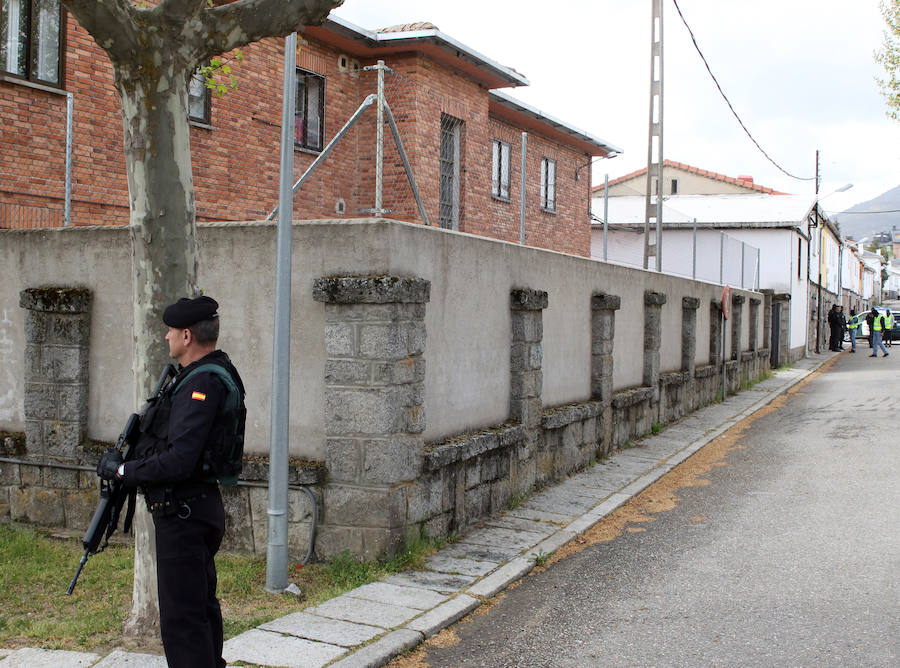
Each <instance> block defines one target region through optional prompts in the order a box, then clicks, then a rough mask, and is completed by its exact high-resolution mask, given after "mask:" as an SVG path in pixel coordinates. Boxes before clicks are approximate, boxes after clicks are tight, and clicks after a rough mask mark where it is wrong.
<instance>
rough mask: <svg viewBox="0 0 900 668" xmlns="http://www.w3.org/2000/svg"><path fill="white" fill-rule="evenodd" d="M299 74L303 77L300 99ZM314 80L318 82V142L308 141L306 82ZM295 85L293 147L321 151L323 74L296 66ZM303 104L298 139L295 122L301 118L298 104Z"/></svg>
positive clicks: (323, 141)
mask: <svg viewBox="0 0 900 668" xmlns="http://www.w3.org/2000/svg"><path fill="white" fill-rule="evenodd" d="M301 76H302V78H303V82H304V85H303V88H302V92H303V99H301V95H300V93H301V87H300V81H301ZM310 80H314V81H318V82H319V101H318V108H317V109H316V111H317V113H318V119H319V137H318V144H317V145H314V144H311V143H310V141H309V121H308V119H309V95H308V90H309V89H308V87H307V85H306V82H308V81H310ZM295 85H296V86H297V98H296V101H295V103H294V148H295V149H301V150H305V151H313V152H315V153H321V151H322V149H324V148H325V75H324V74H318V73H316V72H311V71H309V70H305V69H303V68H302V67H298V68H297V69H296V75H295ZM301 104H302V105H303V137H302V139H301V140H300V141H298V140H297V134H298V133H297V124H298V122H299V120H300V118H301V115H300V105H301Z"/></svg>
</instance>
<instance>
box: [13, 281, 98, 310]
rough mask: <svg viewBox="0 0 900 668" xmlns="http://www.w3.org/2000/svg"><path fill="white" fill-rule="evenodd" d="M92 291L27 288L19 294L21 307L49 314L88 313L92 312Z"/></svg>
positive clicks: (48, 287)
mask: <svg viewBox="0 0 900 668" xmlns="http://www.w3.org/2000/svg"><path fill="white" fill-rule="evenodd" d="M91 300H92V295H91V291H90V290H89V289H87V288H55V287H50V286H47V287H41V288H27V289H26V290H22V292H20V293H19V306H21V307H22V308H24V309H28V310H29V311H44V312H47V313H87V312H88V311H90V310H91Z"/></svg>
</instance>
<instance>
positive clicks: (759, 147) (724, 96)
mask: <svg viewBox="0 0 900 668" xmlns="http://www.w3.org/2000/svg"><path fill="white" fill-rule="evenodd" d="M672 2H673V3H675V9H677V10H678V16H680V17H681V22H682V23H684V27H685V28H687V31H688V33H689V34H690V36H691V41H692V42H693V43H694V48H695V49H697V53H699V54H700V58H701V60H703V64H704V65H705V66H706V71H707V72H709V76H711V77H712V80H713V83H715V84H716V88H718V89H719V93H721V94H722V98H723V99H724V100H725V103H726V104H727V105H728V108H729V109H731V113H732V114H734V117H735V118H736V119H737V122H738V123H740V125H741V128H743V130H744V132H745V133H746V134H747V136H748V137H750V141H752V142H753V143H754V144H755V145H756V148H758V149H759V150H760V152H761V153H762V154H763V155H764V156H766V159H767V160H768V161H769V162H771V163H772V164H773V165H775V166H776V167H777V168H778V169H779V170H780V171H781V172H783V173H784V174H787V175H788V176H790V177H791V178H792V179H797V180H798V181H815V178H816V177H814V176H811V177H803V176H797V175H795V174H791V173H790V172H789V171H787V170H786V169H785V168H784V167H782V166H781V165H779V164H778V163H777V162H775V161H774V160H773V159H772V157H771V156H770V155H769V154H768V153H766V151H765V150H764V149H763V147H762V146H760V145H759V142H758V141H756V139H754V138H753V135H752V134H750V130H748V129H747V126H746V125H744V121H742V120H741V117H740V116H738V113H737V112H736V111H735V110H734V107H733V106H732V105H731V101H730V100H729V99H728V96H727V95H725V91H723V90H722V86H720V85H719V81H718V79H716V76H715V75H714V74H713V73H712V70H711V69H710V67H709V63H708V62H707V61H706V56H704V55H703V52H702V51H701V50H700V45H699V44H697V38H696V37H694V31H693V30H691V27H690V26H689V25H688V22H687V20H685V18H684V14H682V13H681V7H679V6H678V0H672Z"/></svg>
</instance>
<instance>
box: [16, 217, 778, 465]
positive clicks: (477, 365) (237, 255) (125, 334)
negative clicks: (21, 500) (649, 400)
mask: <svg viewBox="0 0 900 668" xmlns="http://www.w3.org/2000/svg"><path fill="white" fill-rule="evenodd" d="M199 233H200V243H201V265H200V266H201V272H200V286H201V288H202V289H203V290H204V291H205V292H206V294H209V295H211V296H212V297H214V298H215V299H217V300H218V301H219V303H220V314H221V318H222V332H221V338H220V346H221V348H222V349H223V350H225V351H226V352H228V353H229V354H230V355H231V357H232V359H233V360H234V361H235V364H236V365H237V367H238V369H239V370H240V371H241V374H242V376H243V377H244V380H245V383H246V386H247V406H248V423H247V432H248V433H247V443H248V446H247V447H248V451H250V452H260V453H264V452H267V451H268V447H269V446H268V438H269V411H270V403H271V396H270V392H271V387H270V386H271V373H272V357H271V355H272V352H271V351H272V324H273V321H274V314H273V305H274V276H275V268H274V258H275V238H276V227H275V225H274V223H272V224H268V223H239V224H222V225H201V226H200V231H199ZM129 243H130V241H129V233H128V230H127V229H126V228H65V229H56V230H45V231H35V230H15V231H6V230H3V231H0V360H2V362H3V366H2V367H0V429H6V430H21V429H22V428H23V426H24V425H23V422H24V416H23V399H22V397H23V388H22V382H23V369H22V364H23V359H24V356H23V351H24V312H23V310H22V309H21V308H19V306H18V302H19V293H20V291H21V290H23V289H25V288H29V287H38V286H47V285H56V286H80V287H87V288H89V289H90V290H91V291H92V292H93V294H94V305H93V310H92V324H91V349H90V356H91V359H90V406H89V417H88V432H89V434H88V435H89V437H90V438H94V439H101V440H113V439H114V438H115V437H116V436H117V435H118V433H119V430H120V429H121V427H122V423H123V421H124V419H125V417H126V416H127V414H128V413H129V412H131V411H132V410H133V408H134V407H133V406H132V386H133V382H132V368H131V345H132V338H131V322H132V305H131V279H130V264H131V260H130V253H129ZM293 269H294V273H293V278H292V343H291V432H290V433H291V452H292V454H293V455H295V456H298V457H306V458H311V459H322V458H323V457H324V426H323V413H324V399H323V396H324V362H325V346H324V327H325V319H324V305H323V304H321V303H318V302H315V301H313V299H312V282H313V280H314V279H315V278H317V277H320V276H332V275H342V274H343V275H350V274H354V275H371V274H393V275H412V276H419V277H422V278H425V279H427V280H429V281H431V301H430V302H429V304H428V305H427V309H426V328H427V333H428V339H427V347H426V379H425V401H426V413H427V424H428V427H427V431H426V433H425V437H426V440H437V439H441V438H445V437H448V436H451V435H454V434H458V433H462V432H465V431H471V430H474V429H478V428H484V427H489V426H493V425H496V424H498V423H501V422H503V421H505V420H506V419H507V416H508V411H509V405H508V404H509V400H508V393H509V354H510V353H509V344H510V315H509V293H510V290H511V289H513V288H517V287H525V288H533V289H539V290H546V291H547V292H548V293H549V307H548V308H547V310H546V311H545V312H544V341H543V355H544V365H543V380H544V384H543V399H544V405H545V406H548V407H550V406H556V405H562V404H566V403H571V402H575V401H583V400H586V399H588V398H590V366H591V365H590V361H591V359H590V356H591V350H590V322H591V310H590V300H591V295H592V294H595V293H598V292H603V293H608V294H615V295H619V296H620V297H621V299H622V308H621V309H620V310H619V311H617V313H616V334H615V375H614V387H615V389H617V390H620V389H625V388H629V387H635V386H639V385H641V383H642V374H643V327H644V291H645V290H653V291H656V292H663V293H665V294H667V295H668V301H667V303H666V304H665V305H664V306H663V312H662V323H663V328H664V329H663V342H662V348H661V371H662V372H663V373H665V372H667V371H675V370H678V369H679V368H680V366H681V319H682V298H683V297H685V296H692V297H699V298H700V299H701V306H700V309H699V311H698V314H697V316H698V317H697V321H698V324H697V364H698V365H703V364H706V363H708V359H709V340H708V333H709V304H710V301H714V300H719V299H720V298H721V287H720V286H718V285H714V284H710V283H704V282H699V281H690V280H686V279H682V278H678V277H674V276H668V275H662V274H658V273H656V272H645V271H643V270H640V269H634V268H629V267H622V266H616V265H613V264H607V263H603V262H596V261H592V260H589V259H585V258H577V257H573V256H567V255H562V254H560V253H553V252H549V251H544V250H539V249H534V248H525V247H521V246H518V245H516V244H511V243H505V242H499V241H494V240H490V239H485V238H482V237H475V236H471V235H466V234H461V233H457V232H449V231H446V230H439V229H436V228H426V227H423V226H420V225H410V224H406V223H396V222H389V221H365V220H353V221H319V222H310V223H302V224H301V223H297V224H295V225H294V228H293ZM742 294H747V295H750V294H751V293H749V292H742ZM757 296H759V295H757ZM747 320H748V319H747V318H745V321H744V322H745V329H746V327H747ZM758 328H759V330H758V340H759V341H760V342H762V317H760V319H759V323H758ZM164 333H165V328H164V326H163V325H162V324H160V345H165V344H164V342H163V335H164ZM741 337H742V340H744V341H746V340H747V337H748V334H747V333H746V332H743V333H742V334H741ZM728 345H729V346H730V343H729V344H728Z"/></svg>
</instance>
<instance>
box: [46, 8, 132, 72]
mask: <svg viewBox="0 0 900 668" xmlns="http://www.w3.org/2000/svg"><path fill="white" fill-rule="evenodd" d="M62 3H63V6H64V7H65V8H66V9H68V10H69V11H70V12H71V13H72V16H74V17H75V19H76V20H77V21H78V23H80V24H81V27H82V28H84V29H85V30H86V31H87V32H88V33H89V34H90V35H91V37H93V38H94V41H95V42H97V44H98V45H99V46H100V48H102V49H103V50H104V51H106V52H107V53H108V54H109V55H110V57H111V58H113V59H114V60H115V59H119V60H121V59H122V58H123V57H125V56H127V54H128V53H129V52H131V51H133V50H135V49H136V48H137V43H138V42H137V27H136V25H135V20H134V11H135V9H134V7H133V6H132V5H131V3H130V2H129V1H128V0H62Z"/></svg>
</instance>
